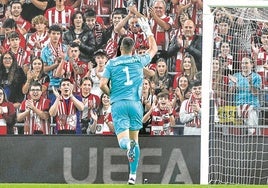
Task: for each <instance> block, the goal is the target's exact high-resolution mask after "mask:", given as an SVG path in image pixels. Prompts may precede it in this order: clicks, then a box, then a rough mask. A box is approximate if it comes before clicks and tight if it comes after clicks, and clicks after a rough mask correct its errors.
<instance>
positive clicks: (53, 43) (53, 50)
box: [41, 25, 67, 87]
mask: <svg viewBox="0 0 268 188" xmlns="http://www.w3.org/2000/svg"><path fill="white" fill-rule="evenodd" d="M48 34H49V40H50V42H49V43H48V44H47V45H46V46H45V47H44V48H43V49H42V51H41V58H42V60H43V62H44V71H45V72H47V74H48V76H49V79H50V84H49V87H52V86H54V87H59V83H60V81H61V79H60V78H57V77H55V72H56V69H57V67H58V66H59V64H60V62H61V61H62V60H64V59H65V54H67V46H65V45H64V44H62V43H61V41H60V38H61V35H62V30H61V27H60V26H58V25H52V26H50V27H49V30H48Z"/></svg>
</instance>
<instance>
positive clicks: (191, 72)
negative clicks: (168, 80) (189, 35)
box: [173, 53, 197, 88]
mask: <svg viewBox="0 0 268 188" xmlns="http://www.w3.org/2000/svg"><path fill="white" fill-rule="evenodd" d="M180 69H181V70H182V72H181V73H180V72H179V73H178V74H176V75H175V76H174V81H173V88H176V87H177V85H178V78H180V76H181V75H184V76H186V77H187V78H188V80H189V81H190V82H191V81H192V80H194V78H195V75H196V73H197V68H196V64H195V60H194V57H193V56H192V55H190V54H189V53H185V55H184V56H183V61H182V64H181V68H180Z"/></svg>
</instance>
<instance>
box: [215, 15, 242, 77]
mask: <svg viewBox="0 0 268 188" xmlns="http://www.w3.org/2000/svg"><path fill="white" fill-rule="evenodd" d="M232 26H233V21H232V20H230V18H229V17H228V16H227V15H226V16H222V17H221V18H220V19H219V24H218V31H217V33H216V35H215V36H214V56H215V57H217V56H218V54H219V53H220V50H221V48H220V47H221V46H220V44H221V43H223V42H228V44H229V48H230V51H229V53H230V54H231V55H233V70H236V72H237V71H238V70H239V63H238V62H237V58H236V57H235V56H236V55H238V53H237V52H238V50H239V48H238V46H237V44H239V43H238V38H237V37H238V36H237V35H236V34H234V30H233V29H232V28H233V27H232Z"/></svg>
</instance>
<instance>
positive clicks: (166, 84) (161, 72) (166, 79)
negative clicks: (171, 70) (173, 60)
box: [153, 58, 172, 95]
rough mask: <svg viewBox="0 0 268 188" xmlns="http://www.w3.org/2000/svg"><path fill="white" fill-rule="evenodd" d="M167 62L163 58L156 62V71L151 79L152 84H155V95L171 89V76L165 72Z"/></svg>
mask: <svg viewBox="0 0 268 188" xmlns="http://www.w3.org/2000/svg"><path fill="white" fill-rule="evenodd" d="M167 70H168V69H167V62H166V60H165V59H164V58H159V59H158V60H157V61H156V71H155V76H154V77H153V82H154V83H155V94H156V95H157V94H158V93H160V92H161V91H162V90H169V88H170V87H172V80H171V76H170V75H169V74H168V71H167Z"/></svg>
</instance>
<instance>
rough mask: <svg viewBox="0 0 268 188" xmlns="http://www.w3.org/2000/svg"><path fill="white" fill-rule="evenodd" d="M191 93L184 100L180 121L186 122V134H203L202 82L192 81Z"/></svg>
mask: <svg viewBox="0 0 268 188" xmlns="http://www.w3.org/2000/svg"><path fill="white" fill-rule="evenodd" d="M190 88H191V93H192V94H191V95H190V97H189V99H186V100H184V101H183V102H182V104H181V108H180V114H179V115H180V121H181V123H183V124H184V135H201V89H202V86H201V82H200V81H199V80H194V81H192V83H191V85H190Z"/></svg>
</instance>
